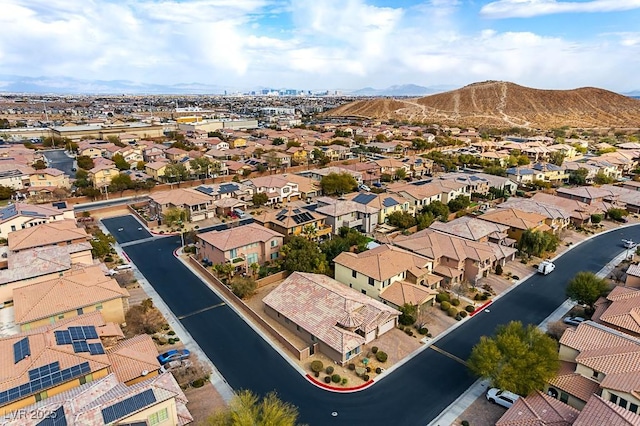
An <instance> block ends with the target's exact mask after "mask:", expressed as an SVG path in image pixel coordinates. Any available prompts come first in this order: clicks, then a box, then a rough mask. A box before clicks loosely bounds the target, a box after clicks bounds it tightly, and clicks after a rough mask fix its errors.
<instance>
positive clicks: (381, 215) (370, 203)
mask: <svg viewBox="0 0 640 426" xmlns="http://www.w3.org/2000/svg"><path fill="white" fill-rule="evenodd" d="M344 198H346V199H347V200H351V201H353V202H354V203H358V204H362V205H363V206H367V207H372V208H374V209H376V210H377V211H378V223H385V222H386V220H387V217H388V216H389V215H390V214H391V213H393V212H399V211H408V210H409V201H408V200H406V199H404V198H402V197H400V196H398V195H395V194H387V193H382V194H371V193H365V192H354V193H352V194H347V195H345V196H344Z"/></svg>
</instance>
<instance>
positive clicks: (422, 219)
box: [416, 212, 436, 231]
mask: <svg viewBox="0 0 640 426" xmlns="http://www.w3.org/2000/svg"><path fill="white" fill-rule="evenodd" d="M435 221H436V218H435V216H434V215H433V213H431V212H427V213H421V214H418V215H416V224H417V225H418V231H422V230H423V229H427V228H428V227H430V226H431V224H432V223H433V222H435Z"/></svg>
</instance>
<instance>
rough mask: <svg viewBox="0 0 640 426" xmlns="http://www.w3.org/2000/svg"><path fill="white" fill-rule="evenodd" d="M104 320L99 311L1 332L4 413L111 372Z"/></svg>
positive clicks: (0, 403) (0, 391) (0, 404)
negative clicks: (24, 329) (6, 333)
mask: <svg viewBox="0 0 640 426" xmlns="http://www.w3.org/2000/svg"><path fill="white" fill-rule="evenodd" d="M104 325H105V323H104V321H103V320H102V318H101V317H100V314H95V315H92V316H86V317H79V318H72V319H70V320H66V321H62V322H60V323H56V324H52V325H49V326H46V327H42V328H40V329H38V330H34V331H30V332H25V333H19V334H15V335H12V336H9V337H3V338H0V353H1V354H2V356H1V357H0V363H1V364H2V368H1V371H2V372H3V373H2V380H0V416H3V415H6V414H8V413H10V412H11V411H15V410H18V409H20V408H24V407H27V406H29V405H31V404H35V403H37V402H42V401H43V400H46V399H47V398H51V397H54V396H55V395H57V394H60V393H62V392H65V391H68V390H70V389H73V388H78V387H79V386H81V385H84V384H85V383H88V382H91V381H94V380H98V379H101V378H103V377H105V376H107V374H109V367H110V364H109V358H108V357H107V354H106V353H105V350H104V347H103V345H102V342H101V341H100V337H99V331H98V329H99V327H101V326H104ZM71 333H73V337H72V336H71ZM74 342H76V343H74Z"/></svg>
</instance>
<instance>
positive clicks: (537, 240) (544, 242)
mask: <svg viewBox="0 0 640 426" xmlns="http://www.w3.org/2000/svg"><path fill="white" fill-rule="evenodd" d="M559 243H560V240H559V239H558V237H557V236H555V235H554V234H550V233H548V232H542V231H534V230H531V229H527V230H526V231H524V232H523V233H522V236H521V237H520V241H519V242H518V250H520V251H521V252H523V253H526V254H527V255H529V256H538V257H541V256H542V255H544V254H545V253H549V252H554V251H556V249H557V248H558V244H559Z"/></svg>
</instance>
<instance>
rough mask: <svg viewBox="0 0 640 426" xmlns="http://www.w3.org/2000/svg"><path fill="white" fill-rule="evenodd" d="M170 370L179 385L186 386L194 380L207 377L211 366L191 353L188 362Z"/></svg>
mask: <svg viewBox="0 0 640 426" xmlns="http://www.w3.org/2000/svg"><path fill="white" fill-rule="evenodd" d="M171 372H172V373H173V377H175V379H176V381H177V382H178V384H179V385H180V386H187V385H188V384H189V383H192V382H193V381H194V380H198V379H204V380H206V379H208V378H209V376H210V375H211V368H210V367H209V366H208V365H207V364H205V363H203V362H202V361H200V359H198V356H197V355H196V354H191V356H190V357H189V362H185V363H184V366H183V367H178V368H176V369H175V370H173V371H171Z"/></svg>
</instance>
